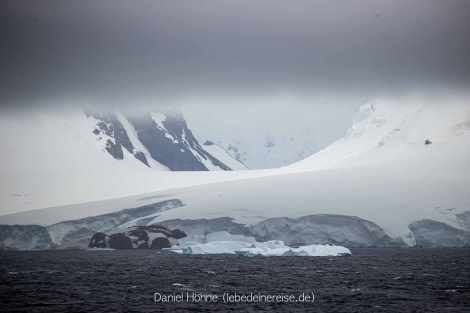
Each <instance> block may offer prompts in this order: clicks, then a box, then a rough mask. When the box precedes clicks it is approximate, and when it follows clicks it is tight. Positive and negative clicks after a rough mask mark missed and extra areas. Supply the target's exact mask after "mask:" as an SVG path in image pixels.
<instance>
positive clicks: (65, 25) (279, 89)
mask: <svg viewBox="0 0 470 313" xmlns="http://www.w3.org/2000/svg"><path fill="white" fill-rule="evenodd" d="M0 5H1V7H0V42H1V44H2V47H3V48H2V49H0V68H1V74H0V75H1V76H0V105H1V106H2V107H10V106H14V105H15V106H16V105H23V106H24V105H42V104H44V103H61V104H64V103H68V101H71V100H74V101H85V102H91V103H95V104H96V103H104V104H107V105H110V104H113V105H114V104H120V105H124V106H133V105H140V104H148V103H153V102H154V103H180V102H184V100H185V99H187V98H188V97H189V98H191V97H202V98H204V97H206V98H217V99H224V97H225V98H229V97H232V96H235V97H250V96H253V97H263V96H272V95H273V94H276V93H283V92H289V93H295V94H300V95H315V94H319V93H321V94H328V93H331V94H335V97H338V94H339V95H340V96H341V95H342V96H343V97H344V99H347V98H348V97H349V96H350V95H352V94H354V95H358V94H360V95H364V96H375V95H380V94H383V93H397V92H406V91H409V90H414V89H417V88H418V89H419V88H423V89H435V88H436V87H439V88H447V87H452V88H468V86H469V85H470V64H469V61H468V56H469V55H470V41H469V40H468V38H470V13H469V12H470V2H468V1H464V0H461V1H460V0H451V1H445V2H444V1H432V0H431V1H412V2H408V1H393V2H392V1H374V2H371V1H340V2H338V1H334V2H333V1H289V2H287V1H276V0H275V1H246V0H241V1H202V0H196V1H139V2H134V1H133V2H128V1H65V2H64V1H41V2H36V1H2V2H0ZM212 102H214V101H212ZM222 102H223V101H221V103H220V104H219V105H221V104H223V103H222Z"/></svg>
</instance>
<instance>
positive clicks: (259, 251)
mask: <svg viewBox="0 0 470 313" xmlns="http://www.w3.org/2000/svg"><path fill="white" fill-rule="evenodd" d="M274 241H276V242H277V240H274ZM270 243H271V242H270V241H268V242H265V243H264V242H263V243H257V244H256V247H250V248H242V249H240V250H237V251H235V253H236V254H238V255H241V256H250V257H251V256H347V255H351V251H350V250H349V249H348V248H345V247H342V246H330V245H310V246H301V247H298V248H292V247H288V246H285V245H284V242H282V241H280V243H281V244H279V247H274V248H272V247H269V245H264V244H270Z"/></svg>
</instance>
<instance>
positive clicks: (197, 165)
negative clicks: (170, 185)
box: [85, 109, 231, 171]
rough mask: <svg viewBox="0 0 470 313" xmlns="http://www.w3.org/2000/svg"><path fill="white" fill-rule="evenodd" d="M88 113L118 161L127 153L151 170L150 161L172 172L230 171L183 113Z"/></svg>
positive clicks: (107, 148)
mask: <svg viewBox="0 0 470 313" xmlns="http://www.w3.org/2000/svg"><path fill="white" fill-rule="evenodd" d="M85 114H86V116H87V117H88V118H89V119H94V120H95V121H96V122H95V125H94V128H93V130H92V131H93V133H94V134H95V135H96V137H97V140H99V141H102V142H103V145H104V150H105V151H106V152H108V153H109V154H110V155H112V156H113V158H115V159H116V160H123V159H124V158H125V157H126V153H124V151H125V150H126V151H127V152H129V154H130V155H132V156H133V157H135V158H136V159H138V160H139V161H141V162H142V163H143V164H145V165H146V166H148V167H152V164H151V163H152V162H150V160H149V159H151V160H152V161H153V162H154V163H155V161H156V162H158V163H159V164H161V165H163V166H165V167H166V168H168V169H170V170H171V171H208V170H224V171H229V170H231V168H230V167H229V166H227V165H226V164H224V163H223V162H222V161H221V160H218V159H217V158H216V157H214V156H213V155H211V154H210V153H209V152H207V151H206V150H204V148H203V147H202V146H201V145H200V144H199V142H198V141H197V139H196V138H195V137H194V136H193V134H192V132H191V130H190V129H189V128H188V125H187V123H186V120H185V119H184V117H183V114H182V113H180V112H165V113H162V112H147V113H140V114H138V115H133V116H131V115H124V114H122V113H120V112H101V111H100V112H96V111H93V110H89V109H88V110H85Z"/></svg>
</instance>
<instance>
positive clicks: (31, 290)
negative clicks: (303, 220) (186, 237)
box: [0, 248, 470, 312]
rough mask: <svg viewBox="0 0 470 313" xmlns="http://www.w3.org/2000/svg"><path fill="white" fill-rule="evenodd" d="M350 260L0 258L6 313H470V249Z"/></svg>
mask: <svg viewBox="0 0 470 313" xmlns="http://www.w3.org/2000/svg"><path fill="white" fill-rule="evenodd" d="M352 252H353V256H351V257H271V258H259V257H256V258H245V257H238V256H233V255H194V256H191V255H169V254H167V253H157V252H156V251H149V250H147V251H23V252H21V251H20V252H0V311H1V312H185V311H197V312H207V311H209V312H210V311H218V312H225V311H237V312H252V311H268V312H304V311H308V312H470V249H383V248H382V249H375V248H373V249H352ZM193 294H194V297H191V295H193ZM307 296H309V298H307ZM180 297H181V298H180ZM313 297H314V301H311V300H312V298H313ZM155 298H157V300H160V301H159V302H155ZM163 300H165V301H167V302H164V301H163ZM228 300H229V301H228ZM242 300H244V301H245V302H242ZM215 301H216V302H215Z"/></svg>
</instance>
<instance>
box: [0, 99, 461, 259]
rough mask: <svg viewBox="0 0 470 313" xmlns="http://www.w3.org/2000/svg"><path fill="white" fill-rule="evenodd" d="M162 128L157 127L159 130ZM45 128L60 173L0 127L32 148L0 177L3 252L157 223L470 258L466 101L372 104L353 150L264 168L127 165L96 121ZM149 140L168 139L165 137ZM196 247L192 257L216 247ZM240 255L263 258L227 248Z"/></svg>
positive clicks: (342, 147) (358, 121)
mask: <svg viewBox="0 0 470 313" xmlns="http://www.w3.org/2000/svg"><path fill="white" fill-rule="evenodd" d="M444 104H445V105H444ZM79 113H80V112H79ZM157 117H158V116H156V115H155V114H154V115H152V116H151V117H149V119H150V118H152V119H153V122H152V121H148V123H150V124H152V125H153V124H155V125H157V126H158V125H160V124H161V121H160V120H159V119H158V118H157ZM48 118H49V117H48ZM50 118H51V119H53V121H52V122H54V121H55V123H56V124H57V125H59V126H60V127H59V126H57V127H59V128H55V127H52V125H55V124H54V123H52V122H51V123H46V125H49V126H50V127H51V129H49V128H47V129H46V134H45V136H42V135H41V136H40V134H39V133H38V136H37V137H38V138H39V137H40V138H42V139H44V140H45V141H47V140H52V142H51V143H49V144H48V142H45V143H44V145H43V146H41V147H42V148H44V149H43V150H44V151H43V150H41V153H39V150H38V151H37V155H38V158H39V157H41V158H46V159H47V160H55V159H53V158H52V159H49V158H48V156H49V154H48V153H51V151H53V152H56V151H57V152H60V154H58V156H60V159H61V160H62V159H63V160H67V162H66V163H61V164H60V165H61V167H58V166H55V164H54V162H53V161H50V162H49V161H48V162H46V163H47V164H49V165H50V166H52V164H53V165H54V168H53V169H48V168H47V167H44V166H43V164H42V162H30V155H28V154H25V155H22V154H21V153H23V152H24V151H29V150H28V149H26V148H25V149H19V147H22V146H23V145H25V147H29V143H30V141H29V136H30V134H32V133H37V132H40V131H44V130H38V129H36V128H35V127H36V126H35V125H36V124H35V123H19V121H17V120H15V119H12V120H11V121H10V122H8V120H5V123H3V121H2V123H0V128H1V127H6V128H5V133H7V132H11V131H12V130H15V131H14V133H15V134H16V132H18V134H23V135H24V136H26V137H25V138H23V139H24V141H21V143H22V144H23V145H19V144H17V142H16V141H17V138H20V137H21V136H20V137H18V136H16V135H15V140H16V141H14V142H13V143H12V149H13V150H11V151H17V153H14V157H12V158H9V160H10V162H11V164H6V165H4V167H5V168H6V169H8V171H5V172H2V175H3V176H2V177H0V190H2V191H6V192H3V193H1V194H0V202H2V204H3V206H2V208H3V209H4V210H6V209H8V210H11V212H14V213H12V214H7V215H2V216H0V248H1V249H10V248H12V249H24V250H28V249H49V248H52V247H55V246H60V245H64V244H71V245H72V243H74V242H76V241H80V240H85V239H87V240H88V242H89V240H90V238H91V237H92V236H93V235H94V234H95V233H97V232H101V233H106V234H108V233H113V232H116V231H118V232H119V230H122V229H128V228H130V227H140V226H152V225H161V226H164V227H166V228H168V229H180V230H181V231H183V232H185V233H186V234H187V235H188V236H202V235H205V234H210V233H213V232H219V231H227V232H229V233H230V234H232V235H244V236H252V237H253V238H255V239H256V241H257V242H270V241H271V240H279V241H283V242H284V243H285V245H286V246H295V247H300V246H309V245H310V244H312V243H316V244H322V245H326V244H329V245H336V246H344V247H411V246H423V247H442V246H444V247H463V246H470V202H469V199H470V192H469V191H470V176H469V175H468V173H469V172H470V162H468V155H470V140H469V139H470V106H469V105H468V102H465V101H461V100H459V99H453V98H452V97H448V98H445V99H437V100H434V102H433V101H425V100H423V99H421V100H420V99H410V100H408V101H398V102H397V101H394V100H390V99H376V100H373V101H370V102H368V103H366V104H364V105H363V106H361V107H360V108H359V110H358V112H357V114H356V116H355V118H354V120H353V122H352V126H351V127H350V129H349V131H348V132H347V133H346V134H345V136H344V138H342V139H340V140H338V141H336V142H334V143H332V144H330V145H329V146H327V147H326V148H324V149H323V150H321V151H319V152H317V153H315V154H313V155H312V156H310V157H308V158H305V159H304V160H302V161H300V162H297V163H294V164H292V165H289V166H286V167H283V168H276V169H269V170H239V171H206V172H199V171H198V172H184V171H183V172H172V171H169V170H166V171H160V170H159V169H158V168H157V167H154V168H149V167H148V166H147V165H145V164H143V163H142V162H141V161H140V160H138V159H136V157H135V156H134V155H130V157H128V155H127V154H126V153H127V152H126V151H127V150H126V149H123V153H124V155H125V157H124V159H119V160H117V159H115V158H114V157H113V156H111V155H110V154H109V153H108V151H107V150H106V149H105V150H104V151H103V142H102V141H97V135H96V134H94V133H93V129H95V128H96V125H97V124H96V123H98V124H99V125H102V126H103V127H102V128H103V129H106V128H105V127H104V125H103V124H101V123H100V122H99V121H97V120H93V119H92V117H91V116H90V117H89V118H87V116H86V115H85V114H83V112H81V113H80V114H78V115H73V116H72V118H70V117H69V118H68V119H67V120H68V121H69V122H70V123H69V124H67V125H69V126H71V127H72V128H70V127H68V126H67V127H66V130H64V131H63V132H62V131H57V130H58V129H62V128H64V119H62V118H61V119H54V118H53V117H50ZM64 118H65V117H64ZM177 121H179V122H178V123H176V124H175V125H180V126H181V125H183V126H184V123H183V122H182V120H177ZM116 123H117V122H116ZM159 123H160V124H159ZM124 124H126V123H124ZM15 125H17V126H15ZM116 125H117V124H116ZM126 125H127V124H126ZM155 125H154V126H155ZM162 125H163V124H162ZM165 125H166V124H165ZM165 125H163V126H165ZM168 125H170V124H168ZM168 125H167V126H168ZM7 126H8V127H7ZM20 126H21V127H20ZM137 126H139V125H135V127H137ZM15 127H16V128H15ZM126 127H127V126H126ZM135 127H134V128H135ZM142 127H143V126H142ZM100 129H101V128H100ZM116 129H117V128H116ZM119 129H121V128H120V127H119ZM122 129H124V128H122ZM153 129H157V130H158V132H159V133H160V132H161V135H162V136H161V138H167V137H166V135H164V134H165V133H166V132H165V129H163V128H161V129H160V128H157V127H156V126H155V127H153ZM169 129H170V127H168V129H166V130H167V131H169ZM171 129H173V128H171ZM178 129H181V133H183V129H184V130H185V132H186V128H185V127H182V128H178ZM16 130H17V131H16ZM47 130H48V131H50V133H49V136H48V133H47ZM67 130H68V131H67ZM128 132H129V133H133V130H132V129H131V128H129V131H128ZM97 133H99V134H100V136H105V133H106V132H105V133H101V132H99V131H97ZM188 134H189V131H188ZM58 135H60V136H59V138H57V137H58ZM175 136H176V135H175ZM62 137H64V138H62ZM131 137H132V138H134V137H133V136H130V137H129V138H131ZM21 138H22V137H21ZM77 138H80V141H78V139H77ZM103 138H105V139H106V142H107V140H108V139H109V140H111V142H114V141H113V140H112V139H113V138H107V137H103ZM132 138H131V139H132ZM173 138H176V137H173ZM65 139H67V140H65ZM183 139H184V140H186V141H184V140H183ZM103 140H104V139H103ZM181 140H183V141H184V142H187V140H188V137H181ZM126 142H127V141H126ZM172 142H173V141H172ZM429 142H432V144H429ZM52 143H54V144H55V145H53V144H52ZM65 143H68V144H65ZM79 143H80V144H79ZM155 144H156V143H155ZM181 144H182V143H181ZM194 144H196V143H195V142H194ZM61 145H62V146H61ZM175 145H177V143H175ZM51 146H54V147H56V148H55V149H50V147H51ZM133 146H134V147H137V146H139V145H138V142H137V141H135V143H134V144H133ZM177 146H178V147H180V148H181V149H183V146H180V145H179V144H178V145H177ZM190 146H191V145H190ZM185 147H186V146H185ZM14 148H15V149H17V150H14ZM131 150H132V149H131ZM141 150H144V149H143V148H142V149H141ZM5 151H10V149H9V146H6V148H5ZM139 151H140V150H139ZM178 151H181V150H178ZM144 152H145V151H144ZM145 153H146V152H145ZM145 153H144V154H145ZM201 153H202V152H201ZM69 154H70V155H69ZM138 155H141V154H138ZM201 155H202V154H201ZM58 156H57V157H58ZM78 156H79V159H77V160H76V161H77V162H71V161H70V160H75V159H73V157H75V158H78ZM201 158H202V156H201ZM16 160H27V161H25V162H16ZM131 161H132V162H133V163H132V162H131ZM206 161H207V160H206ZM70 163H73V164H74V170H71V169H69V168H68V167H67V166H68V164H70ZM131 163H132V164H131ZM149 164H150V163H149ZM49 170H50V172H51V173H55V174H54V175H52V174H50V173H49ZM33 174H34V175H33ZM110 178H112V179H110ZM70 186H73V188H71V187H70ZM77 190H79V191H80V192H77ZM8 191H9V192H8ZM98 199H101V200H100V201H97V200H98ZM93 200H95V201H93ZM152 240H153V238H152ZM219 241H240V240H236V239H226V240H222V239H219ZM199 244H202V243H201V242H197V243H196V244H192V245H191V251H192V250H196V249H209V247H204V246H199ZM211 245H212V248H213V249H215V247H214V244H211ZM226 245H227V244H226ZM150 246H151V244H150ZM188 246H189V245H188ZM196 246H197V248H196ZM244 248H250V249H255V248H256V249H258V248H259V247H256V246H253V247H251V246H246V247H236V248H234V249H232V250H233V251H242V250H241V249H244ZM276 249H277V248H276ZM315 249H319V248H315ZM253 251H254V250H253ZM253 251H252V252H253ZM253 253H254V252H253ZM263 253H265V252H263ZM266 253H267V252H266ZM289 253H293V252H292V250H291V252H289ZM296 253H297V252H296Z"/></svg>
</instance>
